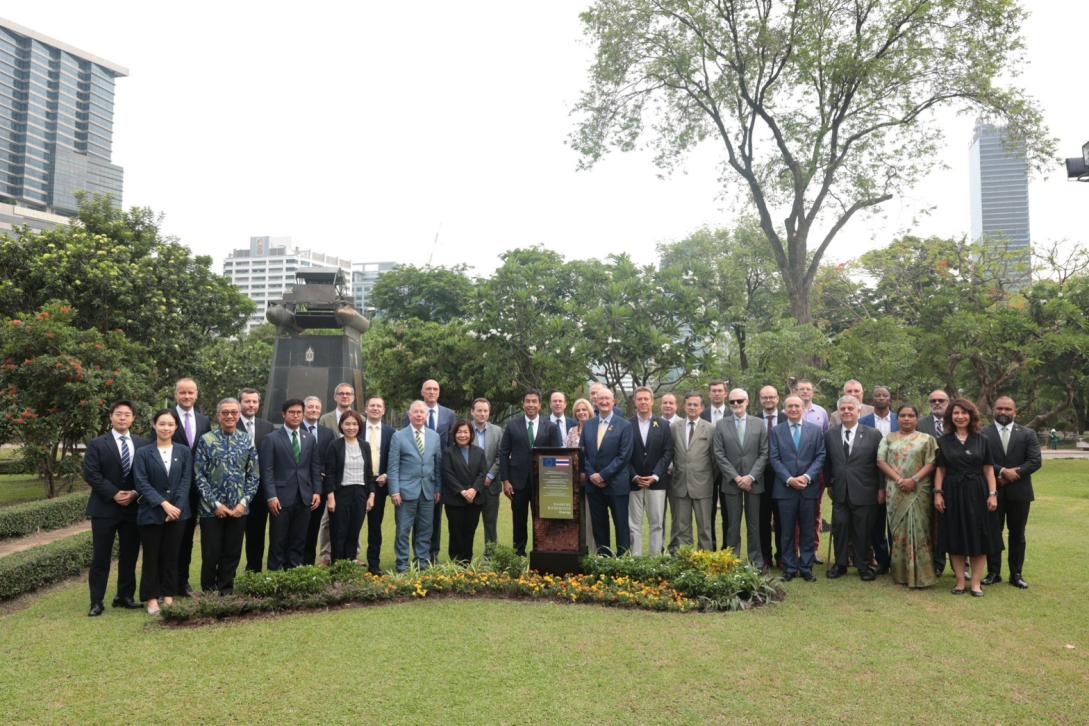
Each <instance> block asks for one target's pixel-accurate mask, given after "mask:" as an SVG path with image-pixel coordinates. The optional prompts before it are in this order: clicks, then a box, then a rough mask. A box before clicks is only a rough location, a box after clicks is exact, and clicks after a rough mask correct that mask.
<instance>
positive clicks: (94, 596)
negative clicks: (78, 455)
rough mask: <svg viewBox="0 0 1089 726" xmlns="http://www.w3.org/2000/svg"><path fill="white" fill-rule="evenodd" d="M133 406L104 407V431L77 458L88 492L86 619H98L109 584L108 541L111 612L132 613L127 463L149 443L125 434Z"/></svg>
mask: <svg viewBox="0 0 1089 726" xmlns="http://www.w3.org/2000/svg"><path fill="white" fill-rule="evenodd" d="M133 411H134V407H133V405H132V402H131V401H114V402H113V403H112V404H110V430H109V431H107V432H106V433H105V434H103V435H102V436H99V437H98V438H96V439H92V440H91V441H90V442H89V443H88V444H87V451H86V452H85V453H84V455H83V479H84V480H85V481H86V482H87V484H88V485H89V486H90V487H91V497H90V499H88V500H87V516H88V517H90V518H91V568H90V572H89V573H88V576H87V582H88V585H90V590H91V609H90V610H89V611H88V613H87V614H88V615H90V616H91V617H97V616H99V615H101V614H102V611H103V606H102V601H103V599H104V598H105V597H106V585H107V584H108V582H109V579H110V560H111V559H113V542H114V538H115V537H116V538H117V539H118V540H119V552H118V558H117V597H115V598H114V599H113V606H114V607H123V608H131V609H137V608H139V607H140V603H138V602H136V599H135V597H136V558H137V556H138V555H139V554H140V535H139V533H138V531H137V529H136V496H137V495H136V491H135V485H134V484H133V479H132V460H133V455H134V454H135V453H136V450H137V449H138V448H140V447H141V446H147V445H148V443H150V442H149V441H148V440H147V439H145V438H143V437H140V436H133V435H132V433H131V432H130V431H129V428H130V427H131V426H132V419H133Z"/></svg>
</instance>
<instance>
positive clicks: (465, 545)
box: [444, 494, 484, 562]
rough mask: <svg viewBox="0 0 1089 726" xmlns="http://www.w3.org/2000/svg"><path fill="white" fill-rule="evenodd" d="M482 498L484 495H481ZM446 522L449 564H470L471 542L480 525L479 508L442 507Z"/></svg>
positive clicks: (471, 554)
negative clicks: (447, 524) (447, 525)
mask: <svg viewBox="0 0 1089 726" xmlns="http://www.w3.org/2000/svg"><path fill="white" fill-rule="evenodd" d="M481 496H482V497H483V496H484V495H483V494H481ZM444 509H445V510H446V521H447V522H449V523H450V533H449V536H450V547H449V549H448V552H449V554H450V561H451V562H470V561H471V560H472V559H473V540H475V539H476V528H477V525H478V524H480V507H478V506H477V505H475V504H470V505H468V506H464V507H450V506H447V507H444Z"/></svg>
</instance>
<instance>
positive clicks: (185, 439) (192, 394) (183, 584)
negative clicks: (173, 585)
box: [174, 378, 212, 595]
mask: <svg viewBox="0 0 1089 726" xmlns="http://www.w3.org/2000/svg"><path fill="white" fill-rule="evenodd" d="M199 397H200V392H199V391H198V390H197V383H196V381H194V380H193V379H192V378H179V379H178V382H177V383H175V384H174V401H175V403H176V404H177V405H176V406H175V408H174V410H175V411H177V413H178V420H179V421H181V426H179V427H178V429H177V430H176V431H175V432H174V443H176V444H185V445H186V446H188V447H189V453H190V454H192V455H193V461H196V458H197V443H198V442H199V441H200V437H201V436H204V434H206V433H208V432H209V431H211V430H212V420H211V419H210V418H208V417H207V416H205V415H204V414H202V413H200V412H199V411H197V410H196V408H195V406H196V404H197V398H199ZM199 508H200V491H199V490H198V489H197V487H196V475H195V468H194V479H193V481H192V482H190V487H189V509H190V511H192V512H196V511H197V510H198V509H199ZM197 519H198V518H197V517H190V518H189V519H187V520H185V531H184V532H183V533H182V541H181V548H180V549H179V550H178V594H179V595H192V594H193V588H192V586H191V585H190V584H189V565H190V563H192V561H193V533H194V532H196V530H197Z"/></svg>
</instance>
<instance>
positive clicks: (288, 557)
mask: <svg viewBox="0 0 1089 726" xmlns="http://www.w3.org/2000/svg"><path fill="white" fill-rule="evenodd" d="M320 509H321V507H318V510H320ZM309 524H310V507H307V506H304V505H303V503H302V502H301V501H298V502H296V503H295V504H292V505H291V506H290V507H281V508H280V514H279V515H278V516H276V517H272V518H271V519H270V520H269V524H268V540H269V541H268V568H269V569H270V570H285V569H288V568H291V567H301V566H302V564H303V557H304V555H305V552H306V534H307V527H308V526H309Z"/></svg>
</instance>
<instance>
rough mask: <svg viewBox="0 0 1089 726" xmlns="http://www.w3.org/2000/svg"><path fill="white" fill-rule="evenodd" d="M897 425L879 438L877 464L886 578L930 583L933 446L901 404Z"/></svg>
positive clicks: (922, 584)
mask: <svg viewBox="0 0 1089 726" xmlns="http://www.w3.org/2000/svg"><path fill="white" fill-rule="evenodd" d="M896 416H897V422H898V423H899V425H900V430H899V431H893V432H892V433H890V434H889V435H888V436H886V437H885V438H883V439H881V445H880V446H879V447H878V449H877V468H879V469H880V470H881V472H882V473H883V474H884V475H885V477H886V481H885V493H886V500H887V502H886V503H887V507H888V513H889V530H890V531H891V532H892V539H891V541H890V546H889V549H890V554H891V557H892V562H891V565H890V572H891V574H892V579H893V580H894V581H896V582H898V583H900V584H901V585H907V586H908V587H930V586H931V585H933V584H934V583H936V582H937V581H938V578H937V576H936V575H935V574H934V559H933V556H932V554H933V538H932V531H933V530H932V528H931V522H932V521H933V518H934V502H933V491H934V485H933V482H931V479H930V475H931V474H932V473H933V472H934V460H935V456H936V454H937V450H938V446H937V443H936V442H935V440H934V437H933V436H931V435H930V434H926V433H923V432H922V431H916V430H915V425H916V424H917V423H918V421H919V411H918V409H916V408H915V407H914V406H912V405H911V404H905V405H903V406H901V407H900V408H899V409H897V411H896Z"/></svg>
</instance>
